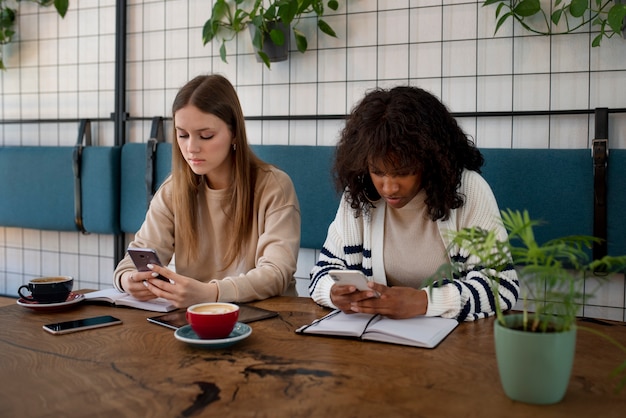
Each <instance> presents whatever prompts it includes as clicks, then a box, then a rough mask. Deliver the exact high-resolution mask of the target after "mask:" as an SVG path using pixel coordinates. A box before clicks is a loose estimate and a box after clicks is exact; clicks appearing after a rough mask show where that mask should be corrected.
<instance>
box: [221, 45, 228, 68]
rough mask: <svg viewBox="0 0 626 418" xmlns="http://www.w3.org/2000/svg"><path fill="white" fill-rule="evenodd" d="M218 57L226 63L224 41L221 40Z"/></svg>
mask: <svg viewBox="0 0 626 418" xmlns="http://www.w3.org/2000/svg"><path fill="white" fill-rule="evenodd" d="M220 58H221V59H222V61H224V62H225V63H226V64H228V61H226V41H224V42H222V46H220Z"/></svg>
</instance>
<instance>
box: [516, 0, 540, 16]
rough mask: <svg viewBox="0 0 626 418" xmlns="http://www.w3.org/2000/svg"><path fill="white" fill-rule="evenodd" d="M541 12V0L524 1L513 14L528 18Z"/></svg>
mask: <svg viewBox="0 0 626 418" xmlns="http://www.w3.org/2000/svg"><path fill="white" fill-rule="evenodd" d="M540 11H541V3H540V1H539V0H522V1H521V2H519V4H518V5H517V6H515V8H514V9H513V14H516V15H518V16H523V17H528V16H532V15H535V14H537V13H539V12H540Z"/></svg>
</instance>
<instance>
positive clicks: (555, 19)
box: [550, 9, 563, 25]
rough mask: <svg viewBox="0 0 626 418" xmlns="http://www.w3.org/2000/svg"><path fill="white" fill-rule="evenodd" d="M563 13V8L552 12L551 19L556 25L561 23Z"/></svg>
mask: <svg viewBox="0 0 626 418" xmlns="http://www.w3.org/2000/svg"><path fill="white" fill-rule="evenodd" d="M562 15H563V9H557V10H555V11H554V13H552V15H551V16H550V20H551V21H552V23H554V24H555V25H558V24H559V21H560V20H561V16H562Z"/></svg>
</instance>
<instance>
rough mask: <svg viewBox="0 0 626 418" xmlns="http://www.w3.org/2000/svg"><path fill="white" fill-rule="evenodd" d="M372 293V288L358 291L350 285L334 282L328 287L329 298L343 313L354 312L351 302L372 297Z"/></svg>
mask: <svg viewBox="0 0 626 418" xmlns="http://www.w3.org/2000/svg"><path fill="white" fill-rule="evenodd" d="M374 295H375V294H374V291H373V290H367V291H360V290H357V289H356V287H354V286H352V285H348V286H341V285H337V284H335V285H333V287H331V288H330V300H332V302H333V304H334V305H335V306H336V307H337V308H339V309H341V310H342V311H343V312H345V313H354V311H353V310H352V304H353V303H356V302H359V301H361V300H366V299H369V298H373V297H374Z"/></svg>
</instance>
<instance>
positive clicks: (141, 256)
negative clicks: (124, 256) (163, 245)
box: [128, 247, 170, 282]
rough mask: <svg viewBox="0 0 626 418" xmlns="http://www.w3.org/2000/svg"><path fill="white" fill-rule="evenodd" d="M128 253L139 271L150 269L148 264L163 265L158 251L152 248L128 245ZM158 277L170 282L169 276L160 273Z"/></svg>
mask: <svg viewBox="0 0 626 418" xmlns="http://www.w3.org/2000/svg"><path fill="white" fill-rule="evenodd" d="M128 255H129V256H130V258H131V260H133V263H135V267H137V271H150V269H149V268H148V264H153V265H156V266H163V264H162V263H161V260H159V256H158V255H157V253H156V251H155V250H153V249H152V248H136V247H128ZM157 279H161V280H164V281H166V282H169V281H170V279H168V278H167V277H163V276H161V275H160V274H159V275H158V276H157Z"/></svg>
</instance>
